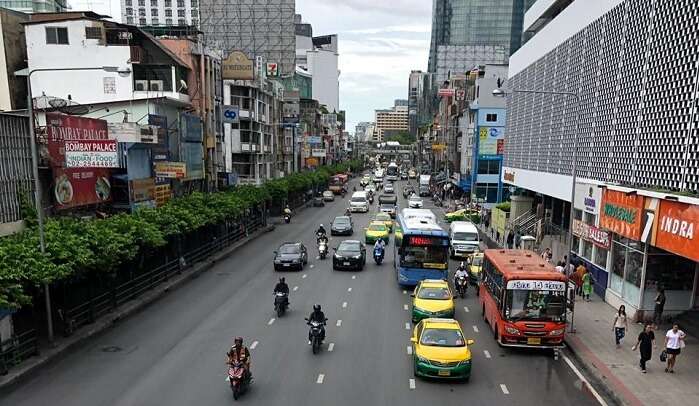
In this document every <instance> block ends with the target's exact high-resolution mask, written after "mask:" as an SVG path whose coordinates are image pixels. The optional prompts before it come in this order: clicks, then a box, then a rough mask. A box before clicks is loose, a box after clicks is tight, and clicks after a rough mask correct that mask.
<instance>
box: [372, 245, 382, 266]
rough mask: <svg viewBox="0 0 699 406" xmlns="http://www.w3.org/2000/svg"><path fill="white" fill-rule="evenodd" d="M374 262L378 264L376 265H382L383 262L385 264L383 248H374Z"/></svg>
mask: <svg viewBox="0 0 699 406" xmlns="http://www.w3.org/2000/svg"><path fill="white" fill-rule="evenodd" d="M374 262H376V265H381V262H383V248H379V247H375V248H374Z"/></svg>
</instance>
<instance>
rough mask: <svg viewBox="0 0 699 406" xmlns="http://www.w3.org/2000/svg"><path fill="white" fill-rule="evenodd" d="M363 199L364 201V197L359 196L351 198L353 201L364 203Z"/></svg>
mask: <svg viewBox="0 0 699 406" xmlns="http://www.w3.org/2000/svg"><path fill="white" fill-rule="evenodd" d="M365 201H366V199H365V198H363V197H359V196H357V197H353V198H352V202H354V203H364V202H365Z"/></svg>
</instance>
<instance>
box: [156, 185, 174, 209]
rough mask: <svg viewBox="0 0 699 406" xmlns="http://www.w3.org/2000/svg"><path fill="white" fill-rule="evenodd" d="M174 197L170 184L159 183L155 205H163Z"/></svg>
mask: <svg viewBox="0 0 699 406" xmlns="http://www.w3.org/2000/svg"><path fill="white" fill-rule="evenodd" d="M171 197H172V192H171V188H170V184H169V183H168V184H163V185H157V186H156V187H155V205H156V207H161V206H163V205H164V204H165V203H167V202H168V201H169V200H170V198H171Z"/></svg>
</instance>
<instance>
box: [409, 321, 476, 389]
mask: <svg viewBox="0 0 699 406" xmlns="http://www.w3.org/2000/svg"><path fill="white" fill-rule="evenodd" d="M410 341H412V343H413V372H414V373H415V376H419V377H426V378H444V379H455V380H459V379H460V380H464V381H467V380H468V379H469V378H470V377H471V351H470V350H469V349H468V346H469V345H473V343H474V341H473V340H467V339H465V338H464V333H463V331H462V330H461V326H460V325H459V322H458V321H456V320H454V319H441V318H429V319H424V320H422V321H421V322H420V323H418V324H417V325H416V326H415V328H414V329H413V336H412V337H411V338H410Z"/></svg>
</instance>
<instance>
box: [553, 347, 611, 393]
mask: <svg viewBox="0 0 699 406" xmlns="http://www.w3.org/2000/svg"><path fill="white" fill-rule="evenodd" d="M561 356H562V357H563V361H565V362H566V364H568V366H569V367H570V369H572V370H573V372H574V373H575V375H577V377H578V379H580V381H581V382H582V383H584V384H585V385H586V386H587V388H588V389H589V390H590V393H592V396H594V397H595V399H597V402H598V403H599V404H600V405H602V406H607V402H606V401H605V400H604V399H602V396H600V394H599V393H598V392H597V390H596V389H595V388H594V387H593V386H592V384H590V382H589V381H588V380H587V379H585V377H584V376H583V374H582V373H581V372H580V371H579V370H578V368H576V367H575V365H574V364H573V361H571V360H570V358H568V357H567V356H566V355H565V354H563V353H561Z"/></svg>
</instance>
